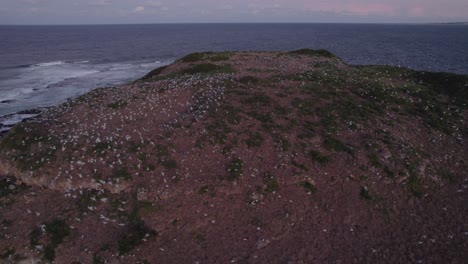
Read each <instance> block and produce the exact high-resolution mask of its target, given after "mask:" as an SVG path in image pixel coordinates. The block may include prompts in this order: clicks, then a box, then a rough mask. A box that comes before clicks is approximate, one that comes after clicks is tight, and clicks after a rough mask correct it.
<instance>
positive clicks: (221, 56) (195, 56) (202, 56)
mask: <svg viewBox="0 0 468 264" xmlns="http://www.w3.org/2000/svg"><path fill="white" fill-rule="evenodd" d="M230 54H231V53H230V52H195V53H191V54H188V55H186V56H184V57H182V58H181V59H179V60H178V61H180V62H198V61H202V60H209V61H227V60H229V59H230V58H231V55H230Z"/></svg>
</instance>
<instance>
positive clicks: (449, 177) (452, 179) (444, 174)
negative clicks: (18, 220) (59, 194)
mask: <svg viewBox="0 0 468 264" xmlns="http://www.w3.org/2000/svg"><path fill="white" fill-rule="evenodd" d="M439 174H440V176H441V177H442V179H445V180H447V181H449V182H450V183H454V182H455V180H456V177H455V174H453V172H451V171H449V170H447V169H443V170H441V171H440V172H439ZM0 197H1V195H0Z"/></svg>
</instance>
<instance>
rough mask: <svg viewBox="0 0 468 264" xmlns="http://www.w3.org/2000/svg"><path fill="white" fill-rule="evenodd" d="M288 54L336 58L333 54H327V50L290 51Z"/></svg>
mask: <svg viewBox="0 0 468 264" xmlns="http://www.w3.org/2000/svg"><path fill="white" fill-rule="evenodd" d="M289 54H298V55H307V56H318V57H327V58H336V56H335V55H334V54H333V53H331V52H329V51H328V50H323V49H320V50H313V49H300V50H294V51H290V52H289Z"/></svg>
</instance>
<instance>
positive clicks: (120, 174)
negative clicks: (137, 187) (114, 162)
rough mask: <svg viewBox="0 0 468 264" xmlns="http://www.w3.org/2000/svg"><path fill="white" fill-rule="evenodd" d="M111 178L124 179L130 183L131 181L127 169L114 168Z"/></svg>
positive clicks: (130, 175)
mask: <svg viewBox="0 0 468 264" xmlns="http://www.w3.org/2000/svg"><path fill="white" fill-rule="evenodd" d="M112 177H113V178H118V179H124V180H126V181H131V180H132V179H133V177H132V174H130V172H129V171H128V169H127V168H125V167H122V168H115V169H114V170H113V172H112Z"/></svg>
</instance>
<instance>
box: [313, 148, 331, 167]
mask: <svg viewBox="0 0 468 264" xmlns="http://www.w3.org/2000/svg"><path fill="white" fill-rule="evenodd" d="M310 156H311V157H312V159H313V160H315V161H316V162H318V163H320V164H326V163H328V162H329V161H330V157H327V156H325V155H323V154H322V153H321V152H320V151H318V150H311V151H310Z"/></svg>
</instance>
